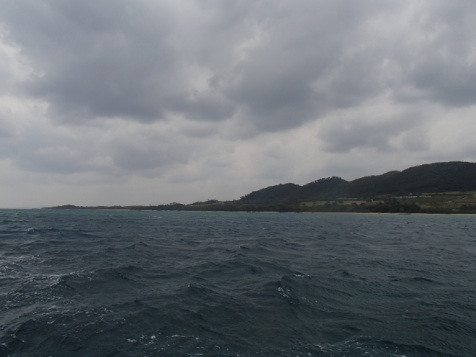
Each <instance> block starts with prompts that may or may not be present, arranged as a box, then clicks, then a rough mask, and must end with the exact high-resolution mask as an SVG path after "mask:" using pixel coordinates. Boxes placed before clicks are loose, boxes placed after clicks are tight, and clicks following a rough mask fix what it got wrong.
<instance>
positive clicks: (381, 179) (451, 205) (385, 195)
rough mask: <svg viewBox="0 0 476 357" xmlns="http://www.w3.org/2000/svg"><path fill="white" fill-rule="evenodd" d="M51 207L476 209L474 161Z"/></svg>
mask: <svg viewBox="0 0 476 357" xmlns="http://www.w3.org/2000/svg"><path fill="white" fill-rule="evenodd" d="M50 208H54V209H91V208H94V209H132V210H168V211H251V212H264V211H270V212H362V213H364V212H368V213H369V212H374V213H444V214H455V213H456V214H476V163H473V162H463V161H451V162H439V163H432V164H424V165H419V166H415V167H410V168H408V169H406V170H403V171H390V172H387V173H384V174H381V175H372V176H365V177H361V178H358V179H355V180H352V181H346V180H344V179H342V178H340V177H337V176H333V177H327V178H321V179H318V180H315V181H312V182H309V183H307V184H305V185H297V184H294V183H285V184H277V185H274V186H270V187H266V188H263V189H259V190H257V191H253V192H251V193H249V194H246V195H244V196H242V197H241V198H240V199H236V200H231V201H219V200H216V199H211V200H206V201H200V202H194V203H191V204H182V203H178V202H172V203H169V204H161V205H149V206H94V207H90V206H75V205H63V206H56V207H50Z"/></svg>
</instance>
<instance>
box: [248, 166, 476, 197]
mask: <svg viewBox="0 0 476 357" xmlns="http://www.w3.org/2000/svg"><path fill="white" fill-rule="evenodd" d="M284 188H287V189H286V190H284ZM451 191H458V192H460V191H476V163H470V162H461V161H452V162H440V163H433V164H425V165H420V166H415V167H411V168H408V169H406V170H403V171H390V172H387V173H385V174H382V175H375V176H366V177H362V178H358V179H356V180H353V181H346V180H344V179H342V178H340V177H329V178H323V179H319V180H316V181H313V182H310V183H308V184H306V185H304V186H299V185H295V184H285V185H276V186H271V187H267V188H264V189H261V190H257V191H254V192H251V193H250V194H248V195H245V196H243V197H242V198H241V199H240V200H239V202H241V203H254V204H257V203H271V202H277V201H280V202H300V201H303V200H304V201H315V200H330V199H338V198H360V199H369V198H375V197H377V196H382V195H385V196H408V195H417V194H421V193H441V192H451Z"/></svg>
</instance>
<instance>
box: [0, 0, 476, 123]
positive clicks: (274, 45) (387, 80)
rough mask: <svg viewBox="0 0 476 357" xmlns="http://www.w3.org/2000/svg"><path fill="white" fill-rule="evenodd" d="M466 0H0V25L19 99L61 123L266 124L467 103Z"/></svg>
mask: <svg viewBox="0 0 476 357" xmlns="http://www.w3.org/2000/svg"><path fill="white" fill-rule="evenodd" d="M475 6H476V5H474V3H473V2H471V1H458V2H448V1H432V2H430V1H426V2H425V1H423V2H417V3H414V2H410V1H403V2H399V3H398V4H397V3H394V2H382V1H372V0H362V1H343V0H336V1H307V0H306V1H300V2H299V4H297V3H295V2H291V1H279V0H278V1H274V0H273V1H236V2H229V1H201V2H199V1H188V2H180V1H179V2H153V1H146V0H138V1H134V2H133V3H132V2H130V1H125V0H117V1H112V0H103V1H96V2H93V1H53V0H49V1H41V2H39V1H32V0H30V1H13V0H3V1H2V13H1V14H0V21H2V23H3V24H4V27H5V29H6V30H5V31H4V32H5V34H4V36H6V38H8V39H9V40H10V41H11V43H12V44H14V45H15V46H18V47H19V48H20V49H21V54H22V55H23V56H24V57H25V58H26V61H27V63H28V64H29V65H30V66H31V67H32V68H33V70H34V72H33V73H34V74H33V75H31V76H30V78H29V80H28V81H23V88H24V90H25V93H26V94H27V95H31V96H34V97H37V98H42V99H44V100H45V101H47V102H48V103H49V105H50V109H51V112H52V115H55V116H57V117H59V118H60V119H61V120H62V121H63V122H74V123H79V122H82V121H84V120H87V119H93V118H96V117H127V118H132V119H134V120H137V121H142V122H152V121H154V120H161V119H167V118H170V117H171V116H174V115H178V116H182V117H185V118H188V119H192V120H208V121H220V120H225V119H230V118H235V119H236V118H238V120H242V121H245V122H247V123H248V125H250V126H251V127H252V128H253V130H255V131H256V132H266V131H279V130H284V129H288V128H292V127H296V126H299V125H301V124H302V123H304V122H306V121H310V120H314V119H318V118H320V117H321V116H322V115H323V114H325V113H327V112H329V111H331V110H334V109H342V108H351V107H353V106H358V105H360V104H362V103H364V102H365V101H366V100H368V99H370V98H374V97H376V96H378V95H380V94H381V93H384V92H386V91H387V92H390V93H392V95H393V98H394V99H395V100H397V101H408V100H409V97H408V95H407V92H406V90H408V89H409V88H410V89H413V90H414V91H417V93H415V92H413V96H412V100H430V101H435V102H438V103H441V104H443V105H453V106H459V105H469V104H474V103H475V102H476V94H475V93H476V84H475V83H476V69H475V61H476V50H475V48H474V43H475V40H476V38H475V30H473V28H474V26H473V24H474V23H476V21H475V20H476V19H475V15H474V13H475V11H473V10H474V9H475ZM399 16H400V17H399ZM376 21H377V25H375V22H376ZM378 21H380V22H378ZM391 21H393V23H392V22H391ZM399 21H401V22H402V23H399ZM392 26H393V27H392ZM389 64H390V66H389ZM390 69H392V72H391V73H390ZM369 130H370V128H369ZM377 130H380V129H378V128H377Z"/></svg>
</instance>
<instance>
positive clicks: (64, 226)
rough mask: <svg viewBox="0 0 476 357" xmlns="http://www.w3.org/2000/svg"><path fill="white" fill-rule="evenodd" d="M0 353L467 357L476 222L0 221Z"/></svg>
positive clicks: (474, 339) (472, 337) (93, 217)
mask: <svg viewBox="0 0 476 357" xmlns="http://www.w3.org/2000/svg"><path fill="white" fill-rule="evenodd" d="M0 355H1V356H8V355H11V356H237V355H239V356H408V357H410V356H474V355H476V217H472V216H423V215H355V214H354V215H352V214H273V213H260V214H253V213H216V212H215V213H206V212H199V213H194V212H154V211H148V212H146V211H142V212H138V211H106V210H99V211H93V210H84V211H83V210H72V211H55V210H18V211H15V210H3V211H0Z"/></svg>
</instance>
